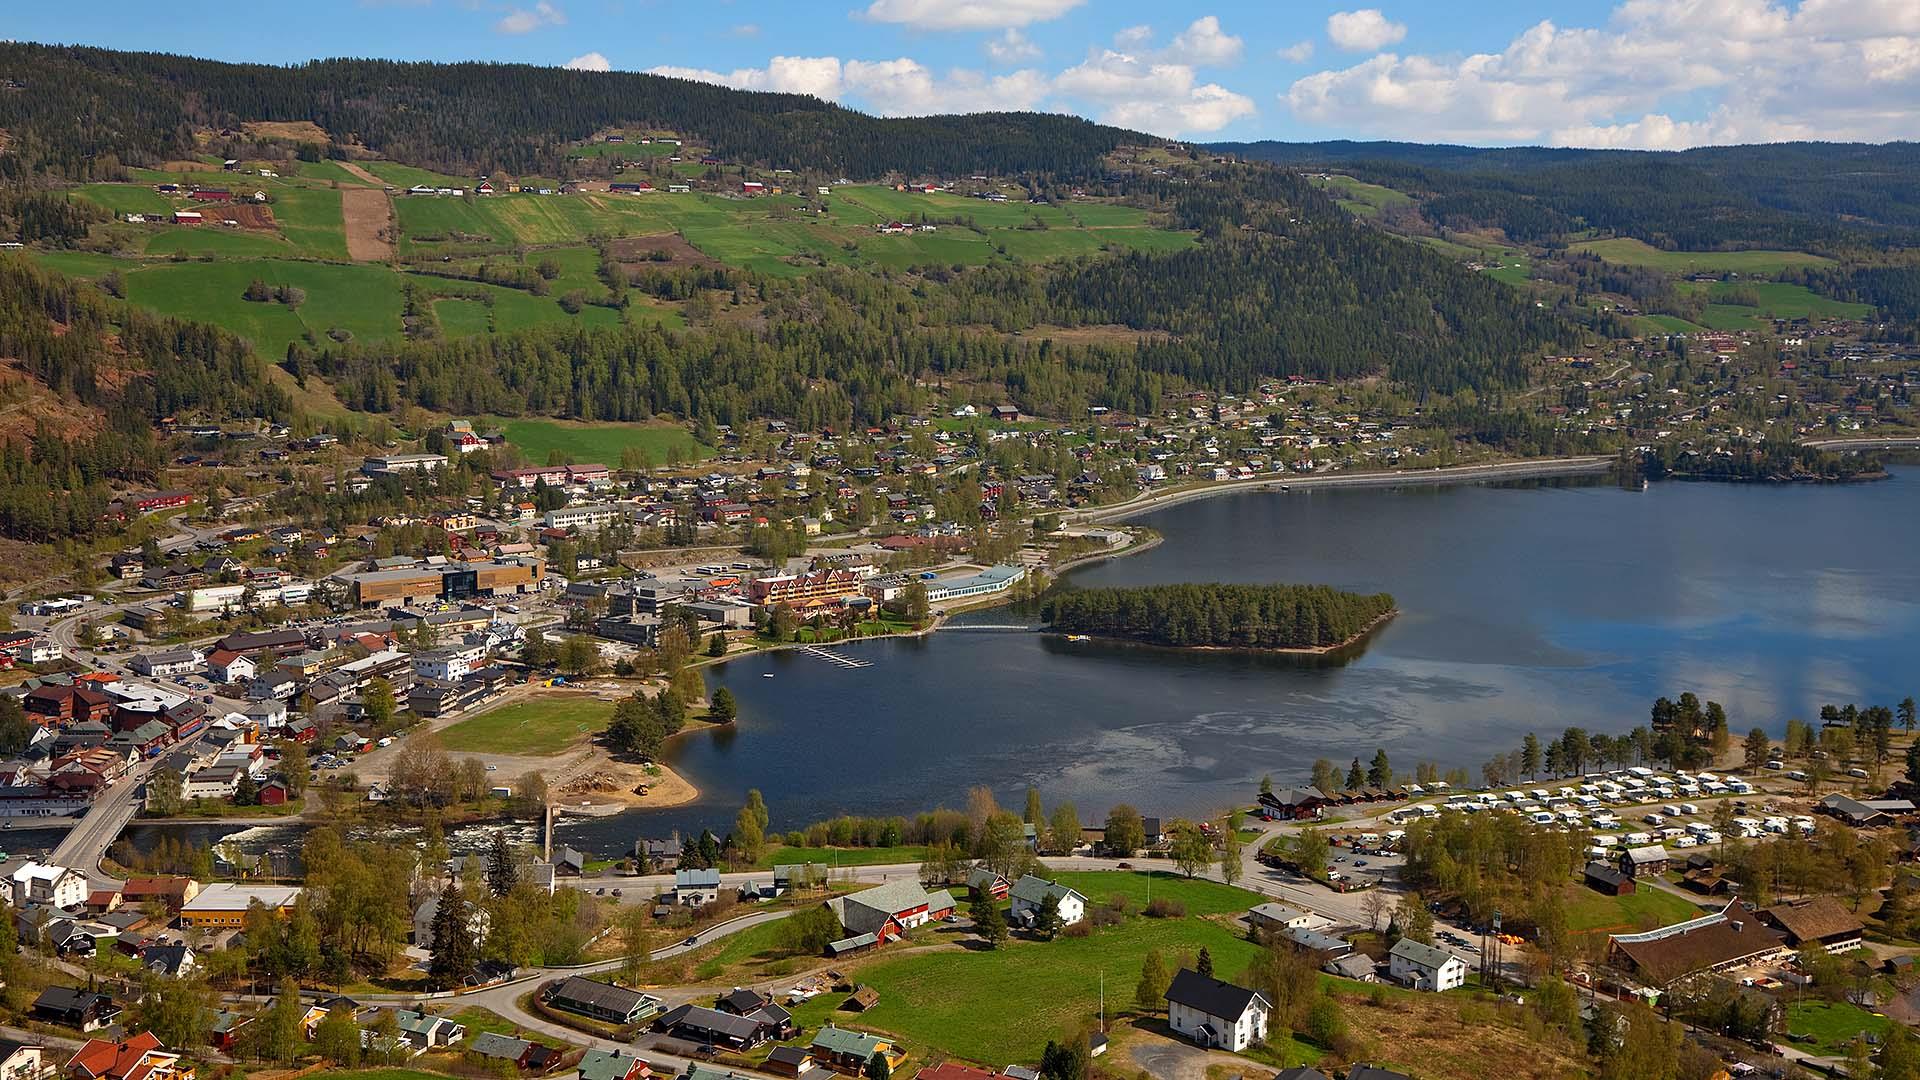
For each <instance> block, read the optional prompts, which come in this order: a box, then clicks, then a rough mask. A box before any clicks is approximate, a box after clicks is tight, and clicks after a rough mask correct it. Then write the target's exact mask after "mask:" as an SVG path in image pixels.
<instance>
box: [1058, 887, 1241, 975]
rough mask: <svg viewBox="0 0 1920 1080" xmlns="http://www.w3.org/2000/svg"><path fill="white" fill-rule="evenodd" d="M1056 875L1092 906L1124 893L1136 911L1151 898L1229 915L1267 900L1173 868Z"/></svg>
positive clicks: (1203, 912)
mask: <svg viewBox="0 0 1920 1080" xmlns="http://www.w3.org/2000/svg"><path fill="white" fill-rule="evenodd" d="M1054 877H1055V879H1056V880H1058V881H1059V882H1060V883H1061V884H1063V885H1070V886H1072V887H1073V888H1075V889H1078V890H1080V894H1081V895H1083V896H1085V897H1086V898H1087V903H1088V904H1089V905H1097V904H1103V903H1105V902H1106V900H1107V898H1108V897H1110V896H1124V897H1126V898H1127V901H1128V906H1129V907H1130V908H1132V910H1134V911H1138V910H1140V909H1141V908H1143V907H1146V906H1147V901H1148V900H1149V899H1153V900H1177V901H1179V902H1180V903H1181V904H1184V905H1186V909H1187V914H1188V915H1196V916H1197V915H1228V914H1239V913H1241V912H1244V911H1246V910H1247V909H1248V908H1250V907H1252V906H1254V905H1255V904H1260V903H1264V902H1265V901H1266V899H1267V898H1266V897H1264V896H1261V895H1260V894H1258V893H1254V892H1249V891H1247V890H1246V889H1238V888H1233V887H1231V886H1228V885H1222V884H1220V883H1219V882H1217V881H1205V880H1202V879H1198V878H1194V879H1188V878H1185V877H1182V876H1181V875H1180V874H1179V873H1177V872H1175V871H1171V870H1139V871H1135V872H1133V873H1131V874H1119V873H1114V872H1113V871H1111V870H1083V871H1081V872H1079V873H1062V874H1056V875H1054ZM1135 974H1138V972H1136V973H1135Z"/></svg>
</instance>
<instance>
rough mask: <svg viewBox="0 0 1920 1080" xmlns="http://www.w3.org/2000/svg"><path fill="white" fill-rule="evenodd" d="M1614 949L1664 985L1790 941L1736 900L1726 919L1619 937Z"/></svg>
mask: <svg viewBox="0 0 1920 1080" xmlns="http://www.w3.org/2000/svg"><path fill="white" fill-rule="evenodd" d="M1613 945H1614V947H1615V948H1617V949H1619V950H1620V951H1621V952H1622V953H1624V954H1625V955H1626V956H1627V958H1628V959H1630V960H1632V961H1633V965H1634V967H1635V968H1636V969H1638V970H1639V972H1640V975H1641V977H1642V979H1644V980H1645V981H1646V982H1647V983H1648V984H1650V985H1654V986H1665V985H1666V984H1668V983H1670V982H1673V981H1674V980H1675V979H1679V978H1681V977H1682V976H1686V975H1691V974H1693V973H1694V972H1696V971H1705V970H1707V969H1709V968H1716V967H1720V966H1721V965H1723V964H1729V963H1733V962H1734V961H1737V960H1743V959H1746V958H1747V957H1750V956H1758V955H1761V954H1763V953H1768V952H1772V951H1774V950H1776V949H1780V948H1784V947H1785V946H1786V939H1785V938H1784V937H1782V936H1781V934H1780V932H1779V931H1778V930H1775V929H1773V928H1772V927H1770V926H1765V925H1763V924H1762V923H1761V922H1760V920H1759V919H1756V918H1754V916H1753V913H1752V912H1751V911H1748V910H1747V909H1746V908H1745V907H1744V906H1742V905H1741V904H1739V903H1737V902H1736V903H1732V904H1728V905H1727V907H1726V910H1725V912H1724V913H1723V917H1719V918H1716V917H1713V916H1703V917H1701V918H1699V919H1693V920H1689V921H1688V922H1685V923H1680V924H1677V925H1676V926H1673V927H1667V928H1665V929H1664V930H1656V931H1650V932H1649V933H1646V934H1626V935H1616V936H1615V937H1614V939H1613Z"/></svg>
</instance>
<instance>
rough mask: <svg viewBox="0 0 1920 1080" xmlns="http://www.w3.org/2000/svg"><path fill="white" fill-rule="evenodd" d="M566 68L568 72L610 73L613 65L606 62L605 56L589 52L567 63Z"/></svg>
mask: <svg viewBox="0 0 1920 1080" xmlns="http://www.w3.org/2000/svg"><path fill="white" fill-rule="evenodd" d="M566 68H567V70H569V71H612V70H613V65H612V64H610V63H608V62H607V58H606V57H605V56H602V55H601V54H599V53H597V52H590V53H587V54H585V55H583V56H576V57H574V58H573V59H571V60H569V61H567V63H566Z"/></svg>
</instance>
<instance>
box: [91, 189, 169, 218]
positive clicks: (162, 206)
mask: <svg viewBox="0 0 1920 1080" xmlns="http://www.w3.org/2000/svg"><path fill="white" fill-rule="evenodd" d="M74 194H76V195H78V196H80V197H81V198H83V199H85V200H87V201H88V202H92V203H99V204H100V205H101V206H104V207H106V208H107V209H109V210H111V211H113V212H114V213H116V214H171V213H173V206H174V204H173V201H172V200H170V199H168V198H167V197H165V196H164V195H161V194H160V193H159V192H157V191H155V190H153V188H151V187H149V186H147V185H145V184H82V185H81V186H80V187H78V188H76V189H74Z"/></svg>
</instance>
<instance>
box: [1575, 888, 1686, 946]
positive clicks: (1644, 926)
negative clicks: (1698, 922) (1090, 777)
mask: <svg viewBox="0 0 1920 1080" xmlns="http://www.w3.org/2000/svg"><path fill="white" fill-rule="evenodd" d="M1561 895H1562V896H1563V897H1564V899H1565V901H1566V905H1567V926H1568V928H1569V929H1571V930H1573V931H1574V932H1576V933H1601V932H1606V933H1616V934H1618V933H1632V932H1635V931H1639V930H1650V929H1653V928H1654V927H1658V926H1670V925H1672V924H1674V923H1677V922H1685V921H1686V920H1688V919H1693V918H1698V917H1699V916H1700V915H1701V914H1702V912H1701V910H1700V908H1699V907H1698V906H1697V905H1695V904H1693V903H1692V902H1690V901H1688V900H1686V899H1683V898H1681V897H1678V896H1675V895H1673V894H1672V893H1670V892H1667V891H1666V890H1664V889H1656V888H1651V887H1646V886H1642V887H1641V888H1639V889H1637V890H1636V891H1634V892H1632V893H1629V894H1628V895H1626V896H1602V895H1601V894H1599V893H1597V892H1594V891H1593V890H1592V889H1589V888H1587V887H1586V886H1585V885H1568V886H1566V887H1565V888H1564V890H1563V891H1562V894H1561Z"/></svg>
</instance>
